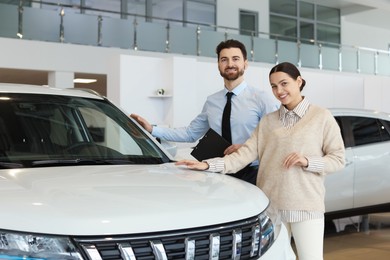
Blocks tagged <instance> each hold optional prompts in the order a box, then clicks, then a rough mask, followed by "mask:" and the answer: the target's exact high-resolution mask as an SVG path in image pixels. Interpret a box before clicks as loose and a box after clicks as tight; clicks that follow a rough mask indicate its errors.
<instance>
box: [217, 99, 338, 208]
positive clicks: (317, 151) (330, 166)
mask: <svg viewBox="0 0 390 260" xmlns="http://www.w3.org/2000/svg"><path fill="white" fill-rule="evenodd" d="M293 152H298V153H301V154H303V155H304V156H309V157H313V156H314V157H318V158H320V159H322V160H323V162H324V169H323V172H309V171H307V170H305V168H304V167H299V166H293V167H291V168H290V169H286V168H284V167H283V161H284V160H285V158H286V157H287V155H288V154H290V153H293ZM344 152H345V150H344V143H343V140H342V137H341V134H340V128H339V126H338V124H337V122H336V120H335V119H334V117H333V116H332V114H331V113H330V112H329V111H328V110H327V109H324V108H321V107H318V106H315V105H310V107H309V109H308V110H307V112H306V114H305V116H304V117H303V118H302V119H301V120H299V121H298V123H296V124H295V126H293V127H292V128H291V129H287V128H285V127H283V126H282V123H281V121H280V120H279V111H275V112H272V113H270V114H268V115H266V116H264V117H263V118H262V119H261V121H260V123H259V125H258V126H257V128H256V129H255V131H254V132H253V133H252V136H251V137H250V138H249V139H248V140H247V141H246V143H245V144H244V145H243V146H242V147H241V148H240V149H238V151H237V152H236V153H233V154H230V155H227V156H225V157H224V162H225V169H224V173H234V172H237V171H238V170H239V169H241V168H242V167H243V166H245V165H248V164H249V163H250V162H252V161H254V160H255V159H259V160H260V167H259V173H258V177H257V186H258V187H260V188H261V189H262V190H263V191H264V192H265V194H266V195H267V196H268V197H269V199H270V201H271V205H273V208H274V209H277V210H307V211H317V212H324V211H325V205H324V198H325V187H324V178H325V175H326V174H327V173H330V172H334V171H337V170H340V169H342V168H343V167H344V160H345V158H344Z"/></svg>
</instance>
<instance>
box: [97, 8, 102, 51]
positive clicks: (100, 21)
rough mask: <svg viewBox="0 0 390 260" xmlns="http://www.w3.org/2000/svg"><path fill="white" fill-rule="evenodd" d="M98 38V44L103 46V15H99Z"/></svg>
mask: <svg viewBox="0 0 390 260" xmlns="http://www.w3.org/2000/svg"><path fill="white" fill-rule="evenodd" d="M97 21H98V39H97V45H98V46H102V39H103V38H102V36H103V34H102V25H103V17H102V16H101V15H99V16H98V19H97Z"/></svg>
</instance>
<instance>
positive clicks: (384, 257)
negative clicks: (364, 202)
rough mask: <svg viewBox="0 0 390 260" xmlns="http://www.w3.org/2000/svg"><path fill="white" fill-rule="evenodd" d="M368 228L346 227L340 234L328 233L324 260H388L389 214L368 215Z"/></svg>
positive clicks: (389, 251)
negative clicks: (358, 229)
mask: <svg viewBox="0 0 390 260" xmlns="http://www.w3.org/2000/svg"><path fill="white" fill-rule="evenodd" d="M369 223H370V224H369V228H368V229H366V230H364V228H363V229H362V228H361V227H360V232H358V231H357V226H356V225H355V226H354V225H350V226H346V228H345V230H344V231H342V232H338V233H336V232H328V233H326V235H325V242H324V260H350V259H353V260H390V213H382V214H374V215H369Z"/></svg>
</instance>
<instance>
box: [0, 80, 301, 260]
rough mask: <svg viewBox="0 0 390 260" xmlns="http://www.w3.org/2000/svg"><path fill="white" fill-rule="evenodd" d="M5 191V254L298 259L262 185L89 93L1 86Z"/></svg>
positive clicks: (1, 253) (1, 211) (100, 259)
mask: <svg viewBox="0 0 390 260" xmlns="http://www.w3.org/2000/svg"><path fill="white" fill-rule="evenodd" d="M0 194H1V198H0V220H1V221H0V259H29V260H38V259H39V260H41V259H56V260H58V259H60V260H61V259H66V260H74V259H78V260H81V259H85V260H86V259H89V260H105V259H124V260H135V259H158V260H165V259H263V260H268V259H272V260H274V259H295V255H294V253H293V252H292V249H291V246H290V241H289V238H288V237H287V231H286V228H285V227H284V226H283V225H282V224H280V223H278V222H277V221H276V219H277V218H276V216H270V215H269V214H268V213H267V207H268V204H269V201H268V198H267V197H266V196H265V195H264V193H263V192H262V191H261V190H260V189H258V188H257V187H255V186H253V185H251V184H247V183H245V182H242V181H239V180H237V179H235V178H231V177H229V176H224V175H218V174H212V173H207V172H197V171H190V170H188V169H184V168H180V167H177V166H175V165H173V160H172V157H171V156H170V155H169V154H168V153H167V152H165V150H164V148H163V147H162V146H161V145H160V144H159V143H158V142H156V141H155V139H154V138H152V137H151V136H150V135H149V134H148V133H146V132H145V131H144V130H143V129H142V128H141V127H139V125H137V124H136V123H135V122H134V121H133V120H131V119H130V118H129V117H128V116H127V115H126V113H123V112H122V111H121V110H120V109H118V108H117V107H116V106H114V105H113V104H112V103H110V102H109V101H108V100H107V99H106V98H104V97H101V96H99V95H97V94H96V93H91V92H87V91H84V90H77V89H69V90H64V89H62V90H61V89H52V88H47V87H34V86H25V85H17V86H15V85H10V84H0Z"/></svg>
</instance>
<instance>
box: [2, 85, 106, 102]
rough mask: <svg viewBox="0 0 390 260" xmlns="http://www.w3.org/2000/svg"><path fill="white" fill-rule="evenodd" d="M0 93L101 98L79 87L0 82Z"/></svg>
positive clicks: (93, 92)
mask: <svg viewBox="0 0 390 260" xmlns="http://www.w3.org/2000/svg"><path fill="white" fill-rule="evenodd" d="M0 93H20V94H26V93H27V94H44V95H61V96H73V97H85V98H94V99H103V97H102V96H101V95H100V94H99V93H97V92H96V91H94V90H91V89H80V88H64V89H62V88H52V87H48V86H38V85H26V84H11V83H0Z"/></svg>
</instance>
